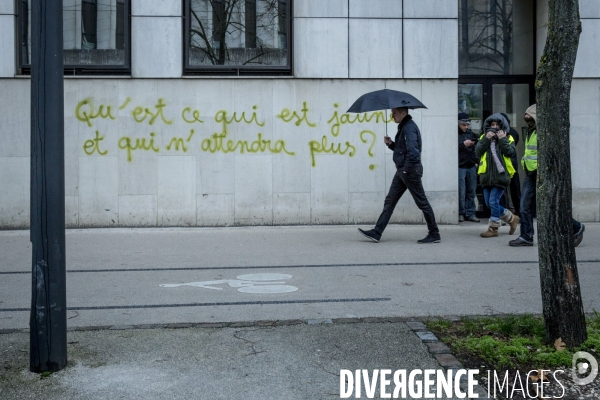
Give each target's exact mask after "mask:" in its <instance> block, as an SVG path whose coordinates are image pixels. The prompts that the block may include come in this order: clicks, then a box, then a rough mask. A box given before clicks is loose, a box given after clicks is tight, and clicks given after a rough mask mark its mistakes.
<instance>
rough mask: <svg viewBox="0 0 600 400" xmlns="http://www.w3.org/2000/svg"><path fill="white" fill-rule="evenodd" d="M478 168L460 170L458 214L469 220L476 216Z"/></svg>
mask: <svg viewBox="0 0 600 400" xmlns="http://www.w3.org/2000/svg"><path fill="white" fill-rule="evenodd" d="M476 190H477V167H476V166H473V167H471V168H458V214H459V215H464V216H465V218H467V219H468V218H469V217H471V216H473V215H475V196H476V195H475V191H476Z"/></svg>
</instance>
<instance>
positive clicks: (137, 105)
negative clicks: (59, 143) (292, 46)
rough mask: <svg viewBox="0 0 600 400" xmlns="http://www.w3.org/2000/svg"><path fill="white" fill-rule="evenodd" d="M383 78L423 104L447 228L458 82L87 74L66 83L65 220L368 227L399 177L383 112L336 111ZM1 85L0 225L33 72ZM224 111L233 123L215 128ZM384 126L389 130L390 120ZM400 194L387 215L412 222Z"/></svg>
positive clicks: (16, 191) (20, 183) (22, 182)
mask: <svg viewBox="0 0 600 400" xmlns="http://www.w3.org/2000/svg"><path fill="white" fill-rule="evenodd" d="M386 86H387V87H388V88H393V89H398V90H405V91H408V92H410V93H413V94H414V95H415V96H416V97H418V98H420V99H421V100H422V101H423V102H424V103H425V104H426V105H427V106H428V107H429V108H428V109H427V110H415V111H414V112H412V115H413V117H414V119H415V120H416V122H417V124H418V125H419V126H420V127H421V130H422V134H423V164H424V167H425V174H424V175H425V176H424V185H425V188H426V190H427V192H428V194H429V196H430V198H431V202H432V205H433V207H434V210H435V213H436V217H437V219H438V221H439V222H441V223H455V222H456V220H457V211H456V184H455V182H456V180H457V179H456V169H455V168H446V167H445V166H446V165H455V164H456V155H455V152H453V151H448V150H447V149H448V148H454V145H455V143H454V140H455V139H454V136H453V135H440V131H439V129H440V128H439V127H440V126H449V125H454V123H455V119H456V118H455V115H454V114H455V110H454V99H455V97H456V81H455V80H387V81H384V80H317V79H303V80H289V79H287V80H286V79H186V80H164V79H145V80H124V79H93V80H89V79H85V78H81V79H67V80H65V163H66V169H65V170H66V172H65V173H66V196H67V205H66V207H67V223H68V225H69V226H82V227H83V226H154V225H158V226H204V225H254V224H260V225H270V224H345V223H372V222H374V221H375V220H376V218H377V217H378V216H379V213H380V212H381V208H382V205H383V200H384V197H385V194H386V192H387V189H388V186H389V184H390V183H391V179H392V177H393V174H394V172H395V168H394V165H393V161H392V159H391V156H392V153H391V151H389V150H387V148H386V147H385V146H384V144H383V136H384V134H385V132H386V124H385V123H384V121H383V118H385V113H383V116H382V118H381V119H380V121H379V123H377V122H376V119H375V118H374V119H372V120H371V122H364V123H360V122H354V123H348V120H347V118H348V117H350V118H351V119H352V120H353V119H354V118H355V117H356V114H352V115H349V114H344V111H345V110H346V109H347V108H348V107H349V106H350V104H351V103H352V102H353V101H354V100H355V99H356V98H357V97H359V96H360V95H361V94H363V93H365V92H368V91H372V90H376V89H379V88H382V87H386ZM0 93H10V94H11V96H10V98H9V97H8V96H0V107H1V109H3V110H5V112H6V114H5V118H4V120H3V123H2V125H0V143H2V147H0V166H2V168H1V169H0V187H2V188H3V190H2V191H0V226H2V227H24V226H26V225H27V224H28V220H29V194H28V193H29V150H30V147H29V125H28V124H29V80H27V79H18V80H15V79H4V80H0ZM159 104H160V105H159ZM157 105H159V106H158V107H157ZM146 109H147V110H148V112H146V111H145V110H146ZM286 109H287V110H289V111H287V113H288V114H289V115H288V114H285V113H286V111H284V110H286ZM303 109H304V110H305V111H302V110H303ZM136 110H141V111H136ZM196 111H197V114H196V118H194V112H196ZM282 112H284V114H282ZM293 112H296V114H297V115H298V116H299V117H292V115H293ZM138 113H139V114H138ZM234 113H235V114H234ZM242 113H245V114H242ZM336 113H337V114H336ZM153 115H156V118H155V119H154V120H153V121H152V117H153ZM225 115H226V118H227V119H228V120H230V121H231V118H233V117H235V118H236V119H237V120H238V121H241V122H235V121H233V122H231V123H225V124H224V123H223V122H221V120H222V119H223V117H224V116H225ZM253 115H255V117H254V118H253ZM282 115H283V117H284V118H282V117H281V116H282ZM303 115H306V118H305V119H302V118H301V117H302V116H303ZM91 116H96V117H95V118H90V117H91ZM103 116H104V117H103ZM278 116H279V117H278ZM244 118H245V121H244V120H243V119H244ZM195 119H198V120H200V121H201V122H200V121H197V120H195ZM284 119H285V120H284ZM136 120H137V121H136ZM246 121H249V122H246ZM338 121H339V124H336V123H337V122H338ZM309 124H310V125H309ZM387 129H388V133H389V134H390V135H391V136H394V134H395V129H396V125H395V124H394V123H388V124H387ZM218 135H221V136H222V139H221V140H222V144H223V146H226V145H227V142H228V141H229V140H231V141H232V142H231V144H232V146H235V145H236V144H238V143H240V146H242V144H241V143H247V144H248V146H254V148H252V147H251V149H250V151H249V150H248V149H247V148H245V149H244V151H243V152H242V148H241V147H238V148H237V150H233V151H229V150H228V148H227V147H224V148H223V147H222V148H218V147H215V146H216V145H217V144H216V142H215V138H216V137H217V136H218ZM259 135H260V138H261V140H263V141H269V142H262V147H263V148H262V149H261V148H260V147H258V146H259V145H258V143H256V144H254V145H253V143H255V142H256V141H257V139H258V138H259ZM179 138H180V139H181V141H180V147H179V149H178V150H177V148H176V147H175V142H177V140H178V139H179ZM174 139H175V141H174V142H173V143H171V142H172V141H173V140H174ZM142 140H145V141H144V142H142ZM136 143H137V144H136ZM170 143H171V146H169V144H170ZM323 143H326V145H325V146H323ZM203 145H204V147H203ZM128 146H129V147H131V149H128ZM332 146H333V147H332ZM136 147H137V149H136ZM265 147H266V148H265ZM332 149H333V150H332ZM340 153H344V154H340ZM405 197H406V198H404V199H402V201H401V202H400V205H399V208H398V210H397V212H396V213H395V215H394V219H393V220H394V221H398V222H399V221H402V222H418V223H422V222H423V218H422V213H421V212H420V210H419V209H418V208H417V207H416V206H415V205H414V202H413V201H412V199H411V198H410V196H409V195H408V194H407V195H406V196H405Z"/></svg>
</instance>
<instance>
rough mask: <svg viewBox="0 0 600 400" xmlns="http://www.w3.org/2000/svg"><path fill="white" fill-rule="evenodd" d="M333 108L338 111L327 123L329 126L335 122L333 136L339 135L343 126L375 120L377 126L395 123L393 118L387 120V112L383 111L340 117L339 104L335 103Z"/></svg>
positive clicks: (342, 115)
mask: <svg viewBox="0 0 600 400" xmlns="http://www.w3.org/2000/svg"><path fill="white" fill-rule="evenodd" d="M333 107H334V108H336V110H335V111H334V112H333V116H332V117H331V119H329V121H327V123H328V124H331V123H332V122H333V124H332V125H331V134H332V135H333V136H337V135H339V133H340V126H341V125H346V124H355V123H357V122H358V123H363V122H371V120H372V119H373V118H375V123H377V124H378V123H379V122H380V121H381V122H386V123H387V122H391V121H393V118H392V117H391V116H390V117H388V118H387V119H386V118H385V112H383V111H375V112H372V113H360V114H356V115H351V114H348V113H344V114H341V115H340V114H339V112H338V110H337V108H338V107H339V105H338V104H337V103H335V104H334V105H333Z"/></svg>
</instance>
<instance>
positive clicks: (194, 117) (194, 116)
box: [181, 107, 204, 124]
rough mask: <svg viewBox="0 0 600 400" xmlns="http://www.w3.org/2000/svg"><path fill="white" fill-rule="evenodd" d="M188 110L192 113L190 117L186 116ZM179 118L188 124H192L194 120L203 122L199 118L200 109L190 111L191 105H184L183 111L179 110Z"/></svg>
mask: <svg viewBox="0 0 600 400" xmlns="http://www.w3.org/2000/svg"><path fill="white" fill-rule="evenodd" d="M190 112H191V113H192V118H188V117H186V114H189V113H190ZM181 118H182V119H183V120H184V121H185V122H187V123H188V124H193V123H195V122H200V123H201V124H203V123H204V121H202V120H201V119H200V111H198V110H194V111H192V109H191V107H186V108H184V109H183V111H182V112H181Z"/></svg>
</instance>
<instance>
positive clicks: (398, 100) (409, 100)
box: [346, 89, 427, 113]
mask: <svg viewBox="0 0 600 400" xmlns="http://www.w3.org/2000/svg"><path fill="white" fill-rule="evenodd" d="M400 107H405V108H411V109H414V108H427V107H425V105H424V104H423V103H421V102H420V101H419V100H417V99H416V98H415V97H414V96H413V95H411V94H408V93H405V92H399V91H397V90H390V89H382V90H376V91H374V92H370V93H365V94H363V95H362V96H360V97H359V98H358V100H356V101H355V102H354V104H352V107H350V108H349V109H348V111H346V112H351V113H362V112H368V111H377V110H389V109H391V108H400Z"/></svg>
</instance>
